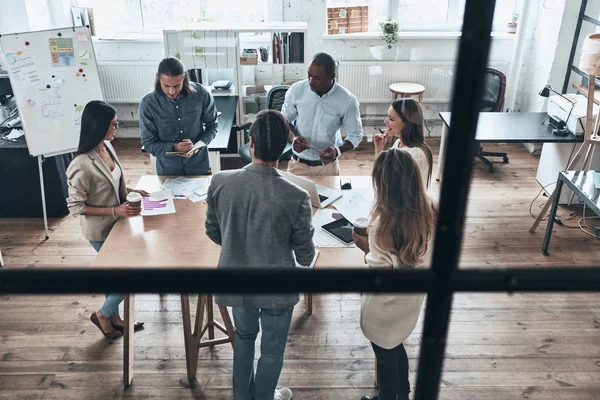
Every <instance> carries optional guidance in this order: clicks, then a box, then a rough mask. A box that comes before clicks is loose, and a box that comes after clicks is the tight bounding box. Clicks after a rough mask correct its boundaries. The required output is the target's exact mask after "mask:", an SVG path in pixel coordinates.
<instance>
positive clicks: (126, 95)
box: [98, 61, 158, 103]
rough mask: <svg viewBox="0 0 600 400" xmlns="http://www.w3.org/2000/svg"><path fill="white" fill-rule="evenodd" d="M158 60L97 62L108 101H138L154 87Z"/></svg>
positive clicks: (103, 90)
mask: <svg viewBox="0 0 600 400" xmlns="http://www.w3.org/2000/svg"><path fill="white" fill-rule="evenodd" d="M157 67H158V62H154V61H153V62H139V61H138V62H99V63H98V73H99V74H100V84H101V85H102V93H103V94H104V100H105V101H106V102H108V103H139V101H140V100H141V99H142V97H144V95H145V94H147V93H149V92H151V91H152V90H153V89H154V78H155V77H156V68H157Z"/></svg>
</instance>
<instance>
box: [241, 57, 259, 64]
mask: <svg viewBox="0 0 600 400" xmlns="http://www.w3.org/2000/svg"><path fill="white" fill-rule="evenodd" d="M240 64H242V65H256V64H258V56H256V57H240Z"/></svg>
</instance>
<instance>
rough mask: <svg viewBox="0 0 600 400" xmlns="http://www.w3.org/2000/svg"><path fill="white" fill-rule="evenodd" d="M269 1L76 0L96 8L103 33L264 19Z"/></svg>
mask: <svg viewBox="0 0 600 400" xmlns="http://www.w3.org/2000/svg"><path fill="white" fill-rule="evenodd" d="M267 2H268V0H256V1H254V2H253V3H252V7H250V8H249V7H248V5H247V2H246V1H245V0H74V3H76V5H77V6H79V7H89V8H92V9H93V12H94V23H95V26H96V32H97V34H98V35H99V36H106V35H111V36H114V35H115V33H120V32H133V33H135V32H146V33H158V32H160V31H161V30H162V29H182V28H186V27H191V26H193V25H194V24H196V23H198V22H202V21H213V22H220V23H244V22H262V21H266V20H267Z"/></svg>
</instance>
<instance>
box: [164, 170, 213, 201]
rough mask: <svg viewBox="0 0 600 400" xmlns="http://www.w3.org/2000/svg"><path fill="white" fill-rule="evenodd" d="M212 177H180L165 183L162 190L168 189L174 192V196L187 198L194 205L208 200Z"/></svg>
mask: <svg viewBox="0 0 600 400" xmlns="http://www.w3.org/2000/svg"><path fill="white" fill-rule="evenodd" d="M211 179H212V176H207V177H203V178H188V177H185V176H180V177H177V178H175V179H167V180H165V181H164V182H163V184H162V186H161V189H167V190H170V191H171V192H173V194H174V195H177V196H180V195H183V196H186V197H187V198H188V199H190V200H191V201H193V202H194V203H195V202H197V201H200V200H204V199H205V198H206V193H207V192H208V187H209V186H210V181H211Z"/></svg>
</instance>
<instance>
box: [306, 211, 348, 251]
mask: <svg viewBox="0 0 600 400" xmlns="http://www.w3.org/2000/svg"><path fill="white" fill-rule="evenodd" d="M334 213H336V211H335V210H332V209H330V208H320V209H318V210H317V211H316V212H315V214H314V215H313V219H312V225H313V227H314V228H315V234H314V236H313V242H314V244H315V246H317V247H354V243H350V244H345V243H343V242H342V241H340V240H339V239H337V238H335V237H334V236H332V235H330V234H329V233H327V232H326V231H325V230H324V229H323V228H322V226H323V225H325V224H328V223H330V222H333V221H335V220H336V219H335V218H334V216H333V214H334Z"/></svg>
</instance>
